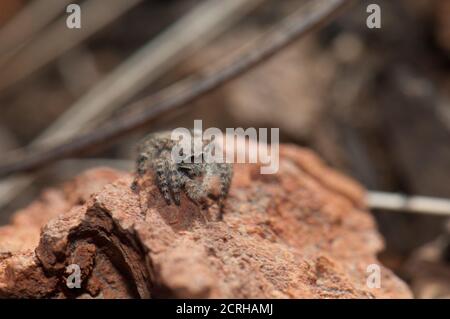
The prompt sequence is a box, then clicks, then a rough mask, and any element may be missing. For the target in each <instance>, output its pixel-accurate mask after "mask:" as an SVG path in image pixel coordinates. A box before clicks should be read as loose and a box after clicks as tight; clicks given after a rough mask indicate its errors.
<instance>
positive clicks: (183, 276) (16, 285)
mask: <svg viewBox="0 0 450 319" xmlns="http://www.w3.org/2000/svg"><path fill="white" fill-rule="evenodd" d="M280 157H281V158H280V170H279V172H278V173H277V174H276V175H260V173H259V166H258V165H256V164H239V165H235V167H234V178H233V183H232V187H231V190H230V194H229V196H228V198H227V200H226V202H225V204H224V207H223V210H222V211H220V209H219V207H218V206H217V204H215V203H214V202H211V203H210V205H209V207H208V208H203V209H201V208H199V207H198V206H196V205H195V204H194V203H192V202H191V201H189V200H188V199H187V197H182V202H181V206H179V207H177V206H174V205H171V206H167V205H166V203H165V201H164V199H163V198H162V197H161V195H160V193H159V191H158V189H157V188H156V187H155V186H154V183H153V181H152V178H153V177H152V176H147V177H145V178H144V179H143V180H141V181H140V183H139V189H138V190H137V191H132V190H131V189H130V184H131V182H132V179H133V176H132V175H131V174H128V173H125V172H120V171H116V170H112V169H108V168H97V169H94V170H90V171H86V172H84V173H82V174H81V175H79V176H78V177H77V178H76V179H75V180H74V181H71V182H68V183H67V184H65V185H63V186H62V187H60V188H56V189H49V190H47V191H45V192H44V193H43V194H42V195H41V197H40V198H39V199H37V200H36V201H35V202H33V203H32V204H31V205H29V206H28V207H27V208H25V209H23V210H21V211H19V212H17V213H16V214H15V216H14V218H13V219H12V221H11V223H10V225H8V226H4V227H1V228H0V297H3V298H5V297H6V298H8V297H24V298H71V297H77V298H149V297H153V298H161V297H175V298H211V297H212V298H217V297H222V298H229V297H232V298H409V297H411V292H410V290H409V288H408V287H407V286H406V285H405V284H404V283H403V282H402V281H401V280H400V279H398V278H397V277H396V276H395V275H394V274H393V273H392V272H391V271H390V270H389V269H387V268H385V267H383V266H382V265H381V264H380V262H379V261H378V260H377V257H376V255H377V253H378V252H380V250H382V249H383V241H382V239H381V238H380V235H379V234H378V232H377V231H376V226H375V223H374V220H373V218H372V217H371V215H370V214H369V212H368V211H367V210H366V208H365V206H364V190H363V189H362V188H361V187H360V186H359V185H358V184H356V183H355V182H354V181H352V180H350V179H348V178H347V177H345V176H342V175H341V174H339V173H337V172H336V171H334V170H332V169H330V168H328V167H326V166H325V165H324V164H323V163H322V161H321V160H320V159H319V158H318V157H317V156H316V155H315V154H314V153H312V152H311V151H309V150H306V149H301V148H298V147H294V146H287V145H286V146H282V147H281V148H280ZM91 194H92V195H91ZM71 264H77V265H78V266H79V267H80V269H81V279H82V285H81V288H80V289H77V288H73V289H69V288H68V287H67V285H66V282H67V278H70V275H71V271H67V266H69V265H71ZM371 264H377V265H380V267H381V287H380V288H369V287H368V286H367V284H366V280H367V277H368V275H370V273H368V272H367V267H368V266H369V265H371Z"/></svg>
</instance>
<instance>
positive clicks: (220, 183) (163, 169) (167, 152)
mask: <svg viewBox="0 0 450 319" xmlns="http://www.w3.org/2000/svg"><path fill="white" fill-rule="evenodd" d="M191 133H192V134H198V133H195V132H194V131H191ZM177 143H178V141H174V140H172V139H171V132H169V131H164V132H158V133H153V134H150V135H149V136H148V137H146V138H144V140H143V141H142V142H141V143H140V144H139V146H138V152H139V155H138V157H137V160H136V164H137V165H136V166H137V169H136V173H137V177H136V179H135V181H134V182H133V184H132V188H133V189H135V188H136V186H137V178H138V177H141V176H143V175H144V174H146V173H147V171H148V170H149V169H150V170H152V171H153V172H154V173H155V179H156V184H157V186H158V188H159V190H160V192H161V194H162V195H163V197H164V199H165V200H166V202H167V204H168V205H170V204H171V203H172V201H173V202H174V203H175V204H176V205H180V194H181V191H184V192H185V193H186V195H187V197H188V198H189V199H191V200H192V201H193V202H194V203H197V204H203V203H205V202H206V200H207V198H213V199H216V200H218V201H219V203H221V202H222V200H223V199H224V198H225V197H226V196H227V194H228V190H229V188H230V183H231V178H232V175H233V171H232V165H231V164H228V163H215V162H211V163H210V162H205V161H204V158H203V157H204V154H205V151H206V150H208V148H209V147H211V146H213V144H212V143H216V142H215V141H211V140H209V141H203V147H202V150H201V151H200V152H198V153H197V154H195V152H192V153H193V154H180V155H182V156H184V158H185V159H190V162H189V161H187V160H183V161H181V162H180V163H177V162H175V161H174V160H173V159H172V155H171V152H172V149H173V147H174V146H176V145H177ZM214 146H215V147H217V148H216V150H219V149H220V147H219V146H218V145H217V144H214ZM196 158H197V159H200V160H201V162H199V163H195V159H196Z"/></svg>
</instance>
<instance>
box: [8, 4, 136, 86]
mask: <svg viewBox="0 0 450 319" xmlns="http://www.w3.org/2000/svg"><path fill="white" fill-rule="evenodd" d="M141 1H142V0H127V1H123V0H109V1H108V4H107V6H108V8H107V10H105V1H104V0H88V1H85V2H83V3H82V4H81V12H82V14H83V18H82V27H81V29H77V30H71V29H68V28H67V25H66V16H64V17H63V18H61V19H59V20H57V21H56V22H54V23H53V24H52V25H50V26H49V27H48V28H47V29H46V30H44V31H43V32H42V34H40V35H39V37H36V39H35V40H32V41H30V42H29V43H27V44H26V45H25V46H23V47H22V48H20V50H18V52H17V53H16V54H14V56H12V57H11V58H10V59H7V60H6V61H2V62H5V63H2V65H1V66H2V77H1V79H0V91H1V90H4V89H6V88H8V87H10V86H11V85H13V84H15V83H17V82H18V81H20V80H22V79H24V78H26V77H27V76H28V75H30V74H31V73H33V72H34V71H36V70H38V69H39V68H41V67H42V66H44V65H46V64H48V63H49V62H51V61H53V60H54V59H55V58H57V57H59V56H61V55H62V54H63V53H64V52H66V51H68V50H69V49H71V48H73V47H75V46H76V45H78V44H79V43H81V42H83V41H84V40H86V39H87V38H88V37H90V36H91V35H92V34H94V33H95V32H97V31H98V30H100V29H102V28H103V27H105V26H106V25H108V24H109V23H111V22H113V21H114V20H115V19H117V18H118V17H120V16H121V15H123V14H124V13H125V12H127V11H128V10H130V9H131V8H133V7H134V6H136V5H137V4H138V3H139V2H141ZM83 21H84V23H83Z"/></svg>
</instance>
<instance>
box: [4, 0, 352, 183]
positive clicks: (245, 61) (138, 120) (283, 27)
mask: <svg viewBox="0 0 450 319" xmlns="http://www.w3.org/2000/svg"><path fill="white" fill-rule="evenodd" d="M349 3H350V0H322V1H314V2H313V3H311V4H310V5H309V6H307V9H306V10H300V12H299V13H297V14H294V15H293V16H291V17H289V18H287V19H286V20H284V21H282V22H281V23H280V25H279V26H278V27H277V28H275V30H274V31H273V32H272V33H270V34H269V35H268V36H267V37H266V38H265V39H263V41H262V42H261V43H260V45H259V46H257V48H256V49H252V50H250V51H249V52H246V53H244V54H243V55H240V56H238V57H236V58H235V59H233V61H232V62H231V63H229V64H227V65H225V66H224V67H220V68H214V69H213V70H212V71H210V72H208V71H207V72H205V73H203V74H200V75H199V76H197V77H194V78H188V79H186V80H182V81H180V82H178V83H177V84H175V85H173V86H171V87H169V89H167V90H164V91H163V92H162V93H160V94H156V95H154V96H151V97H149V98H146V99H143V100H142V101H140V102H138V103H137V105H142V104H146V105H148V107H147V109H145V110H144V111H142V112H138V113H137V114H131V115H128V116H126V117H122V118H120V119H119V120H117V121H113V122H112V123H110V124H109V125H106V126H105V127H103V128H99V129H97V130H95V131H94V132H91V133H89V134H86V135H82V136H80V137H78V138H75V139H73V140H72V141H70V142H69V143H67V144H61V145H58V146H56V147H53V148H50V149H48V150H46V151H42V152H37V153H31V154H29V155H27V156H25V157H20V156H19V158H15V159H14V160H13V161H10V162H9V163H7V164H6V165H2V166H0V177H2V176H6V175H9V174H11V173H17V172H21V171H31V170H34V169H37V168H39V167H42V166H45V165H48V164H50V163H51V162H54V161H56V160H58V159H62V158H66V157H69V156H71V155H74V154H77V153H79V152H80V151H88V150H92V149H93V148H94V147H97V149H98V148H99V147H102V146H104V145H105V144H106V143H107V142H111V141H112V140H115V139H117V138H119V137H121V136H124V135H126V134H128V133H130V132H133V131H135V130H137V129H139V128H141V127H143V126H146V125H148V124H149V123H152V121H155V120H157V119H158V118H160V117H161V116H163V115H166V114H167V113H169V112H170V111H173V110H174V109H177V108H180V107H182V106H186V105H188V103H190V102H192V101H194V100H195V99H197V98H199V97H200V96H203V95H205V94H206V93H209V92H211V91H212V90H214V89H216V88H218V87H220V86H222V85H224V84H225V83H228V82H230V81H231V80H233V79H235V78H237V77H238V76H240V75H242V74H243V73H245V71H248V70H249V69H251V68H253V67H255V66H257V65H259V64H261V63H262V62H264V61H266V60H267V59H269V58H270V57H272V56H273V55H274V54H276V53H277V52H279V51H280V50H281V49H283V48H284V47H286V46H287V45H289V44H291V43H292V42H294V41H295V40H296V39H298V38H300V37H302V36H305V35H306V34H309V33H310V32H311V31H314V30H317V29H318V28H320V27H322V26H323V25H325V24H326V23H328V22H330V21H331V20H332V19H333V18H334V17H335V16H336V15H337V14H338V13H339V12H341V10H342V9H343V8H344V7H345V5H347V4H349Z"/></svg>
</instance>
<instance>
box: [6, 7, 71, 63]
mask: <svg viewBox="0 0 450 319" xmlns="http://www.w3.org/2000/svg"><path fill="white" fill-rule="evenodd" d="M70 2H71V0H44V1H43V0H35V1H31V2H30V4H28V5H26V6H25V7H24V8H23V9H22V10H21V11H20V12H19V13H18V14H17V15H16V16H14V17H13V18H12V20H11V21H10V22H9V23H8V24H7V25H5V26H4V27H3V28H2V29H0V56H1V58H4V56H3V55H4V54H8V53H10V51H11V50H13V49H16V48H17V47H18V46H19V45H21V44H22V43H24V42H26V41H27V40H29V39H30V38H31V37H32V36H33V35H34V34H36V33H37V32H39V31H40V30H41V29H42V28H44V27H45V26H46V25H47V24H49V23H50V22H51V21H52V20H53V19H54V18H56V17H57V16H58V14H60V13H61V12H62V11H63V9H64V7H65V6H66V5H68V4H69V3H70Z"/></svg>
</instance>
